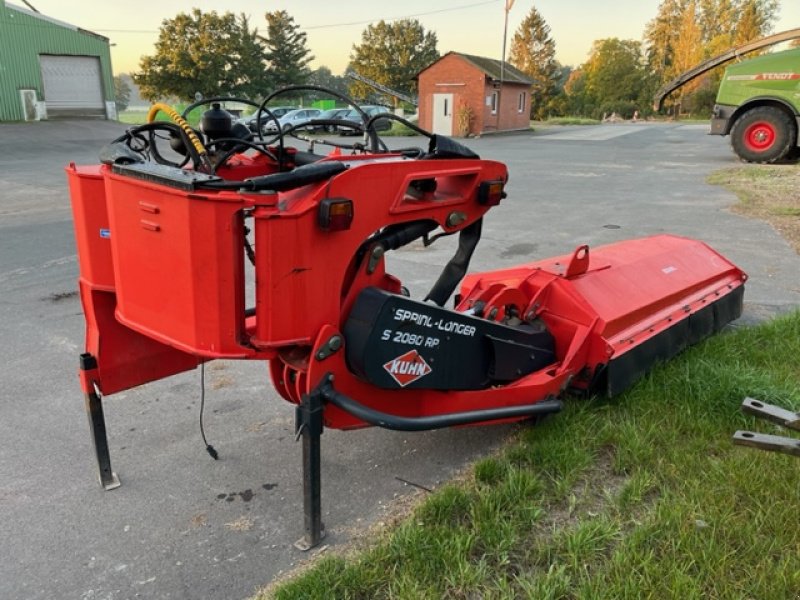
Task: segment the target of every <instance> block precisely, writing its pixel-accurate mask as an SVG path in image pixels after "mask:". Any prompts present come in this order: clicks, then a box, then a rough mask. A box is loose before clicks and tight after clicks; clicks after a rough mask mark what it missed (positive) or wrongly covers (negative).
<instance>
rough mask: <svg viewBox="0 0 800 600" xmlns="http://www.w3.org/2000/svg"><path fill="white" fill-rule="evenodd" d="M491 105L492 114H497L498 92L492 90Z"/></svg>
mask: <svg viewBox="0 0 800 600" xmlns="http://www.w3.org/2000/svg"><path fill="white" fill-rule="evenodd" d="M489 106H491V107H492V114H493V115H496V114H497V92H492V96H491V101H490V104H489Z"/></svg>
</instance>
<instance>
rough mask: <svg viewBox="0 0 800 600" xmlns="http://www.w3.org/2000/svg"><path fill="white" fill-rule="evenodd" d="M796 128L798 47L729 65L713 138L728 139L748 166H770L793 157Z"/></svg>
mask: <svg viewBox="0 0 800 600" xmlns="http://www.w3.org/2000/svg"><path fill="white" fill-rule="evenodd" d="M798 130H800V48H794V49H791V50H784V51H783V52H776V53H775V54H765V55H763V56H758V57H756V58H751V59H750V60H745V61H742V62H740V63H738V64H734V65H731V66H730V67H728V68H727V69H726V70H725V75H724V77H723V78H722V82H721V83H720V86H719V92H718V93H717V102H716V104H715V106H714V113H713V115H712V119H711V134H712V135H730V136H731V146H733V151H734V152H736V154H737V155H738V156H739V157H740V158H741V159H742V160H746V161H747V162H756V163H772V162H775V161H779V160H782V159H784V158H787V157H788V156H789V155H790V154H794V153H796V148H797V145H798V135H797V132H798Z"/></svg>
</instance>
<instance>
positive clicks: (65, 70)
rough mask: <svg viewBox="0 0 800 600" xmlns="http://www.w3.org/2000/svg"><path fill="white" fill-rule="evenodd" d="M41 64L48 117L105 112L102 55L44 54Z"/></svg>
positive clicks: (41, 57) (40, 57) (41, 56)
mask: <svg viewBox="0 0 800 600" xmlns="http://www.w3.org/2000/svg"><path fill="white" fill-rule="evenodd" d="M39 65H40V66H41V69H42V81H43V82H44V100H45V102H46V103H47V114H48V116H59V115H96V114H100V115H102V114H103V113H104V110H105V104H104V99H103V80H102V76H101V71H100V59H99V58H97V57H95V56H56V55H50V54H41V55H39Z"/></svg>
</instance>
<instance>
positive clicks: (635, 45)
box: [562, 38, 650, 118]
mask: <svg viewBox="0 0 800 600" xmlns="http://www.w3.org/2000/svg"><path fill="white" fill-rule="evenodd" d="M649 79H650V75H649V73H648V71H647V69H646V68H645V67H644V60H643V56H642V48H641V44H640V43H639V42H636V41H634V40H620V39H617V38H608V39H604V40H597V41H596V42H595V43H594V45H593V47H592V52H591V55H590V56H589V60H588V61H587V62H586V63H585V64H583V65H582V66H581V68H580V70H576V71H572V72H571V73H570V76H569V79H568V80H567V83H566V85H565V86H564V92H565V95H566V98H564V99H563V101H562V102H563V104H564V105H565V106H566V108H567V111H566V114H573V115H581V116H586V117H591V118H600V117H602V116H603V115H604V114H611V113H612V112H616V113H617V114H618V115H619V116H621V117H624V118H631V117H632V116H633V113H634V111H636V110H638V111H640V113H641V112H642V111H643V110H644V109H645V107H646V106H647V105H648V104H649V102H648V100H647V91H648V90H649V89H650V86H649ZM562 114H564V113H562Z"/></svg>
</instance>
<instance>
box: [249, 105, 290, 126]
mask: <svg viewBox="0 0 800 600" xmlns="http://www.w3.org/2000/svg"><path fill="white" fill-rule="evenodd" d="M267 110H268V111H269V112H271V113H272V114H273V115H275V116H276V117H278V118H280V117H282V116H283V115H285V114H286V113H288V112H289V111H292V110H297V107H296V106H267ZM271 120H272V119H271V118H270V116H269V115H268V114H267V113H266V112H263V113H261V128H262V129H263V130H264V131H266V125H267V123H269V122H270V121H271ZM238 121H239V123H244V124H245V125H247V127H248V129H250V131H252V132H255V131H256V128H257V127H258V125H257V123H258V110H256V112H254V113H253V114H252V115H247V116H246V117H241V118H240V119H238ZM273 131H274V129H273Z"/></svg>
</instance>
